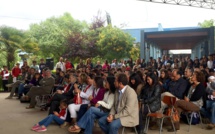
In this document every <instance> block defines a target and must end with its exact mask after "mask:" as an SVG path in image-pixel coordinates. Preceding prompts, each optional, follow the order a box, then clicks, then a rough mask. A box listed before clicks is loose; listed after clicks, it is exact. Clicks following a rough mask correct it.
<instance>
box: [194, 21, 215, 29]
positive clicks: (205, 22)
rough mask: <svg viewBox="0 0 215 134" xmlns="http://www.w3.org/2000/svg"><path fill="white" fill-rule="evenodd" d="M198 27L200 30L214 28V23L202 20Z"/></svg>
mask: <svg viewBox="0 0 215 134" xmlns="http://www.w3.org/2000/svg"><path fill="white" fill-rule="evenodd" d="M198 26H200V27H202V28H207V27H211V26H215V21H214V20H213V19H211V20H204V21H203V22H202V23H198Z"/></svg>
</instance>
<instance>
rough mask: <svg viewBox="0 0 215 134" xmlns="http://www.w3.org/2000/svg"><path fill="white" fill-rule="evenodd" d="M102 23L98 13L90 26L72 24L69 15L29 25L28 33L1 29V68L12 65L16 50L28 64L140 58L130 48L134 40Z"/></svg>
mask: <svg viewBox="0 0 215 134" xmlns="http://www.w3.org/2000/svg"><path fill="white" fill-rule="evenodd" d="M104 23H105V19H103V17H102V16H101V13H100V12H98V14H97V16H94V18H93V21H92V23H90V24H87V23H86V22H85V21H79V20H75V19H74V18H73V17H72V16H71V15H70V14H69V13H65V14H63V15H62V16H60V17H51V18H48V19H46V20H45V21H42V22H41V23H39V24H31V25H30V29H29V30H28V31H21V30H18V29H15V28H11V27H5V26H4V27H0V45H1V47H0V50H1V51H2V52H3V53H0V58H2V57H3V58H2V59H7V60H5V61H4V60H2V62H1V63H0V65H4V64H5V62H7V64H8V65H10V64H11V65H13V64H14V63H15V62H16V61H17V60H18V58H15V56H16V55H14V54H16V52H17V50H22V51H25V52H28V53H31V54H30V55H25V56H23V57H24V58H27V59H29V60H35V59H36V60H37V61H38V59H40V58H46V57H52V58H54V59H55V60H58V59H59V57H61V56H63V57H66V58H68V59H70V60H71V59H72V61H73V62H74V61H78V60H79V59H86V58H95V60H97V59H98V60H101V61H103V60H104V59H108V60H112V59H114V58H117V59H122V58H127V57H132V58H133V59H136V57H139V46H133V43H134V38H132V37H131V35H129V34H128V33H124V32H123V31H122V30H121V29H119V28H117V27H112V26H111V25H108V26H106V27H105V26H104Z"/></svg>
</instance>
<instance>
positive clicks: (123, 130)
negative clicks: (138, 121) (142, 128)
mask: <svg viewBox="0 0 215 134" xmlns="http://www.w3.org/2000/svg"><path fill="white" fill-rule="evenodd" d="M133 128H134V131H135V134H138V133H137V129H136V127H135V126H134V127H133ZM124 132H125V127H124V126H123V128H122V134H124Z"/></svg>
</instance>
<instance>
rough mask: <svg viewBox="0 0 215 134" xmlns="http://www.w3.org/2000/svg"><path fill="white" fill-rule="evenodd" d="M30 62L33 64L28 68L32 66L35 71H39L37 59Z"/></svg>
mask: <svg viewBox="0 0 215 134" xmlns="http://www.w3.org/2000/svg"><path fill="white" fill-rule="evenodd" d="M32 63H33V64H32V65H31V66H30V68H34V69H35V71H36V72H37V73H39V66H38V65H37V61H35V60H33V62H32Z"/></svg>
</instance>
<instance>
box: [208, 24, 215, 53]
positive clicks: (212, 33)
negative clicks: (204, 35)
mask: <svg viewBox="0 0 215 134" xmlns="http://www.w3.org/2000/svg"><path fill="white" fill-rule="evenodd" d="M214 40H215V37H214V27H211V28H210V38H209V44H208V50H209V53H208V54H209V55H210V54H214V52H215V51H214Z"/></svg>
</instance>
